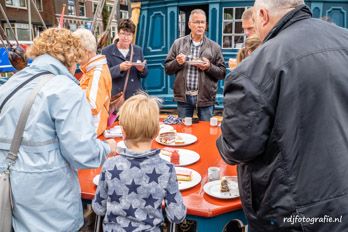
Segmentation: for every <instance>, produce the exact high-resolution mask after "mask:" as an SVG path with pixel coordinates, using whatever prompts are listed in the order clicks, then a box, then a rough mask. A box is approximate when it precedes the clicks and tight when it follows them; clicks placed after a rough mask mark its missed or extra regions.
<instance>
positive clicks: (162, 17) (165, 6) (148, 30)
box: [136, 0, 348, 108]
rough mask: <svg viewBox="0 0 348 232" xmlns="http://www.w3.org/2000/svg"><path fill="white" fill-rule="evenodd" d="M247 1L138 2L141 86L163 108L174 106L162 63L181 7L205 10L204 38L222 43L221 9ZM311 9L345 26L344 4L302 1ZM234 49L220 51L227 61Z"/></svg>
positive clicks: (170, 83)
mask: <svg viewBox="0 0 348 232" xmlns="http://www.w3.org/2000/svg"><path fill="white" fill-rule="evenodd" d="M253 4H254V1H248V0H216V1H212V0H148V1H142V7H141V15H140V20H139V21H140V24H139V27H138V36H137V41H136V43H137V44H138V45H140V46H142V47H143V49H144V55H145V59H146V60H147V61H148V65H149V75H148V77H147V78H146V79H145V80H144V81H143V87H144V89H146V90H147V92H149V93H150V94H151V95H156V96H158V97H161V98H162V99H163V100H164V107H167V108H173V107H176V104H175V102H173V81H174V77H173V76H168V75H166V73H165V71H164V60H165V58H166V55H167V53H168V51H169V49H170V47H171V45H172V43H173V41H174V40H175V39H176V38H178V17H179V16H178V14H179V8H180V7H183V6H195V5H196V6H201V5H207V7H208V32H207V36H208V37H209V38H210V39H212V40H214V41H216V42H218V43H219V44H220V45H221V44H222V12H223V8H224V7H238V6H242V7H243V6H252V5H253ZM306 4H307V5H308V6H309V7H310V8H311V9H312V12H313V16H314V17H316V18H321V17H323V16H328V17H329V18H330V20H331V21H332V22H334V23H336V24H337V25H339V26H342V27H347V26H348V21H347V20H348V18H347V10H348V1H339V0H335V1H333V0H321V1H319V0H318V1H315V0H312V1H306ZM236 53H237V49H223V54H224V58H225V61H226V64H227V61H228V59H229V58H231V57H235V56H236ZM222 91H223V81H220V82H219V90H218V95H217V104H218V105H217V107H218V108H221V107H222Z"/></svg>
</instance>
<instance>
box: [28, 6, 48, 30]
mask: <svg viewBox="0 0 348 232" xmlns="http://www.w3.org/2000/svg"><path fill="white" fill-rule="evenodd" d="M31 3H32V4H33V6H34V9H35V10H36V13H37V14H38V15H39V18H40V21H41V23H42V25H43V27H44V28H45V30H46V29H47V27H46V23H45V21H44V20H43V19H42V17H41V14H40V11H39V9H37V7H36V4H35V2H34V0H31Z"/></svg>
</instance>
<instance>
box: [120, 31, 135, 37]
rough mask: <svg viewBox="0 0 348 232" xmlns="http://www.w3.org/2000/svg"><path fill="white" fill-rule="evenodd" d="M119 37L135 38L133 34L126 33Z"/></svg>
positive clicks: (121, 33)
mask: <svg viewBox="0 0 348 232" xmlns="http://www.w3.org/2000/svg"><path fill="white" fill-rule="evenodd" d="M118 35H119V36H122V37H128V38H130V37H133V34H132V33H125V32H120V33H118Z"/></svg>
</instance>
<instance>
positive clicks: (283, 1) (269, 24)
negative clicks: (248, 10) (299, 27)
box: [253, 0, 304, 41]
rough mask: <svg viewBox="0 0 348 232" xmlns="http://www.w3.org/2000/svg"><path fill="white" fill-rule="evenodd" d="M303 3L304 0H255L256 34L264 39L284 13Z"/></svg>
mask: <svg viewBox="0 0 348 232" xmlns="http://www.w3.org/2000/svg"><path fill="white" fill-rule="evenodd" d="M303 4H304V1H303V0H255V4H254V7H253V8H254V9H253V19H254V25H255V33H256V35H257V36H258V37H259V38H260V39H261V41H264V39H265V38H266V36H267V35H268V33H269V32H270V31H271V30H272V29H273V27H274V26H275V25H276V24H277V23H278V22H279V20H280V19H281V18H282V17H283V16H284V15H286V14H287V13H288V12H289V11H291V10H293V9H295V8H296V7H297V6H300V5H303Z"/></svg>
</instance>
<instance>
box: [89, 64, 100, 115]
mask: <svg viewBox="0 0 348 232" xmlns="http://www.w3.org/2000/svg"><path fill="white" fill-rule="evenodd" d="M101 71H102V69H101V68H98V67H97V68H96V69H95V71H94V73H93V80H92V84H91V88H90V91H89V104H90V105H91V107H92V109H96V108H97V95H98V88H99V80H100V76H101Z"/></svg>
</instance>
